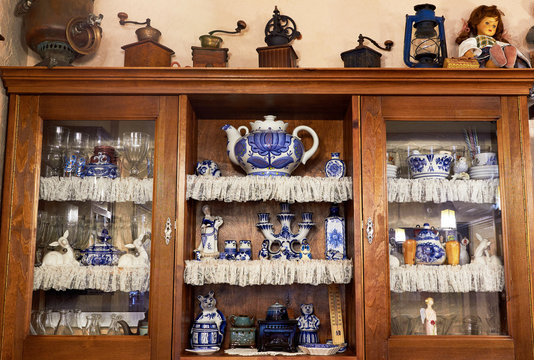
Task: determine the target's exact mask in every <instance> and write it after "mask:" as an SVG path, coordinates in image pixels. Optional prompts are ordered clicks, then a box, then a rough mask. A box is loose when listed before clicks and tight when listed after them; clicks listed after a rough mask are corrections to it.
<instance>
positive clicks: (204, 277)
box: [184, 259, 353, 286]
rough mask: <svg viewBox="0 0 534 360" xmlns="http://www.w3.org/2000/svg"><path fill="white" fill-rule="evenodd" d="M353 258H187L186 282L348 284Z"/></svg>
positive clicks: (241, 284)
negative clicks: (303, 259)
mask: <svg viewBox="0 0 534 360" xmlns="http://www.w3.org/2000/svg"><path fill="white" fill-rule="evenodd" d="M352 272H353V270H352V260H307V261H294V260H293V261H291V260H250V261H229V260H215V259H205V260H202V261H197V260H186V261H185V271H184V282H185V283H186V284H189V285H195V286H202V285H208V284H229V285H239V286H251V285H292V284H311V285H319V284H348V283H349V282H350V281H351V279H352Z"/></svg>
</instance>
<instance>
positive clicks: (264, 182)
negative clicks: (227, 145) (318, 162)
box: [186, 175, 352, 203]
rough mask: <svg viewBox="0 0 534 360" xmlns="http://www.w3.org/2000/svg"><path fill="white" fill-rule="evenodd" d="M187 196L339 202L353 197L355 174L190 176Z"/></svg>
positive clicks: (230, 200) (231, 199)
mask: <svg viewBox="0 0 534 360" xmlns="http://www.w3.org/2000/svg"><path fill="white" fill-rule="evenodd" d="M186 196H187V199H194V200H201V201H210V200H219V201H225V202H236V201H237V202H245V201H268V200H275V201H284V202H289V203H294V202H310V201H316V202H336V203H340V202H343V201H347V200H350V199H352V178H350V177H344V178H341V179H335V178H324V177H311V176H290V177H262V176H224V177H219V178H214V177H209V176H196V175H188V176H187V195H186Z"/></svg>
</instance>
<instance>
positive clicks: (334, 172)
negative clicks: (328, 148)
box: [324, 152, 347, 179]
mask: <svg viewBox="0 0 534 360" xmlns="http://www.w3.org/2000/svg"><path fill="white" fill-rule="evenodd" d="M330 155H331V156H332V158H331V159H330V160H328V161H327V162H326V165H325V166H324V173H325V176H326V177H331V178H337V179H339V178H342V177H344V176H345V173H346V171H347V168H346V166H345V162H344V161H343V160H341V159H340V158H339V153H337V152H333V153H331V154H330Z"/></svg>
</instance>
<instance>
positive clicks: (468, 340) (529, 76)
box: [0, 67, 534, 360]
mask: <svg viewBox="0 0 534 360" xmlns="http://www.w3.org/2000/svg"><path fill="white" fill-rule="evenodd" d="M1 75H2V80H3V83H4V85H5V87H6V88H7V91H8V94H9V96H10V104H9V118H8V135H7V141H6V146H7V151H6V166H5V176H4V179H5V180H4V189H3V203H2V223H1V230H0V279H2V283H3V284H4V285H2V286H0V302H1V307H0V329H1V330H0V338H1V339H2V340H1V342H0V347H1V350H0V351H1V352H0V353H1V355H2V358H4V357H5V358H6V359H8V358H9V359H23V358H34V359H48V358H50V359H51V358H62V357H67V356H69V357H70V356H72V354H73V353H74V351H77V352H79V351H80V349H81V350H82V351H83V352H84V355H85V356H87V357H86V358H95V359H96V358H98V357H100V356H101V355H102V354H101V353H98V352H96V351H95V352H91V349H94V348H95V347H100V346H101V348H102V349H106V351H107V352H106V353H105V354H106V356H109V357H111V356H117V357H126V356H132V357H133V356H136V357H139V356H141V357H143V358H148V357H149V356H150V357H151V358H154V359H156V358H157V359H169V358H173V359H177V358H179V357H180V356H181V355H183V353H182V350H183V349H182V347H183V344H186V343H187V341H188V336H189V327H190V324H189V323H188V321H186V320H185V319H188V318H190V317H191V315H190V314H191V313H192V312H195V311H196V309H195V308H194V307H193V301H192V299H191V296H192V290H191V288H190V287H189V286H185V285H184V284H183V270H184V263H183V260H184V259H186V258H188V257H189V256H190V254H189V253H190V250H192V248H191V247H192V246H193V245H192V244H185V243H184V241H185V239H190V238H191V236H192V235H191V234H192V233H193V232H196V230H197V229H195V228H193V225H192V223H191V220H192V219H193V216H192V214H190V213H189V212H191V211H192V210H193V208H192V206H191V205H190V202H188V201H187V200H186V198H185V190H186V188H185V186H186V179H185V176H186V175H187V174H191V173H192V172H193V166H194V164H195V162H196V161H197V160H198V159H197V158H196V154H195V151H194V149H196V147H197V144H195V143H194V141H195V140H194V139H193V138H192V137H191V136H190V134H194V133H196V132H197V131H198V129H196V128H195V126H196V125H195V124H196V121H195V116H200V117H202V118H207V119H209V118H214V117H216V116H217V111H218V107H219V106H220V104H217V103H215V102H212V101H211V100H213V99H214V98H217V99H219V100H221V99H222V100H223V106H225V108H226V111H227V113H231V111H232V109H235V110H236V111H248V113H247V114H248V116H249V117H250V118H251V119H254V118H259V116H261V115H265V111H267V110H270V108H269V106H270V105H269V104H276V105H282V106H278V107H277V108H276V109H274V110H276V111H279V113H278V114H279V115H280V116H281V118H283V117H284V116H286V117H291V116H292V114H295V113H298V112H302V111H307V112H308V113H307V115H306V116H307V117H308V118H312V117H313V116H314V115H313V113H314V112H318V113H319V115H317V116H319V117H318V118H321V117H322V118H328V117H329V116H332V117H334V118H342V119H345V120H344V127H345V128H344V131H343V132H344V134H345V136H346V137H347V136H351V139H347V138H346V139H345V144H347V146H348V148H346V149H344V151H345V152H346V153H347V154H350V156H347V157H346V158H345V160H346V161H351V162H352V172H353V173H352V176H353V178H354V182H353V189H354V198H353V201H352V210H351V211H352V212H353V213H352V214H351V215H350V217H351V218H350V219H348V220H349V222H348V225H347V226H350V227H351V229H352V232H353V247H354V249H353V252H352V253H353V256H354V257H353V261H354V276H353V281H352V283H351V285H350V286H347V289H349V291H350V293H351V295H350V296H352V297H353V300H352V302H351V304H350V306H347V310H348V311H347V314H346V316H345V319H346V332H347V334H348V336H350V337H351V339H352V341H353V342H354V347H355V349H353V352H352V353H350V355H338V356H336V357H335V358H344V359H345V358H346V359H347V360H348V359H351V360H356V359H364V358H367V359H370V360H375V359H386V358H389V359H397V358H402V357H405V356H406V355H408V356H410V357H411V358H425V359H430V358H432V355H431V354H430V353H432V354H434V353H437V351H439V350H440V349H447V350H448V351H449V355H451V357H452V356H453V355H457V356H458V357H457V358H470V359H472V358H477V357H478V356H482V355H481V354H483V355H484V358H487V356H488V355H489V354H488V351H486V350H490V349H491V350H492V352H491V357H492V358H503V359H504V358H515V359H521V360H523V359H532V358H533V352H532V348H533V335H532V324H533V322H532V312H533V308H532V292H531V291H532V290H531V289H532V287H533V286H534V280H533V279H532V276H531V272H532V271H531V269H532V268H531V266H532V254H533V251H534V245H533V243H534V241H532V234H531V228H532V227H531V226H530V225H534V216H533V214H532V212H533V211H534V209H533V204H534V198H533V196H532V191H531V189H532V186H533V183H532V178H531V177H530V176H529V174H531V163H530V161H531V159H530V152H529V141H528V140H529V137H528V124H527V121H528V118H527V117H528V115H527V104H526V96H527V95H528V93H529V89H530V87H531V86H532V83H533V81H534V72H533V71H532V70H523V69H517V70H498V69H497V70H491V69H484V70H451V69H417V70H415V69H195V68H184V69H169V68H144V69H143V68H135V69H134V68H83V67H82V68H55V69H54V70H47V69H44V68H28V67H2V68H1ZM239 94H244V95H247V96H248V97H249V99H252V100H253V101H254V102H256V103H255V104H256V105H255V106H252V107H247V104H246V103H243V102H242V101H240V100H239V96H238V95H239ZM487 94H491V95H489V96H488V95H487ZM214 95H217V96H215V97H214ZM436 96H443V97H451V96H453V97H455V98H456V99H458V102H459V104H460V105H461V106H459V108H461V109H463V112H462V114H461V116H460V115H459V114H458V113H455V111H453V110H454V109H452V110H451V108H450V107H447V106H444V107H443V106H442V107H440V104H441V103H440V102H439V101H435V102H434V108H433V109H430V110H431V113H433V114H434V115H435V116H437V117H438V118H442V119H445V118H447V119H451V118H452V119H454V117H455V116H458V117H461V118H462V119H464V120H465V119H469V120H477V119H478V120H482V121H484V120H487V119H489V118H492V117H493V118H494V119H495V120H497V121H498V123H499V124H500V125H499V129H498V131H499V136H498V137H499V141H500V143H499V149H506V151H503V152H501V153H500V156H501V158H500V164H501V165H500V166H501V167H500V170H501V173H502V174H503V176H502V179H503V184H502V186H503V189H504V191H502V197H503V202H504V203H505V204H506V205H505V207H504V208H503V210H504V211H503V220H504V223H505V224H506V226H505V229H503V235H504V237H505V238H506V239H514V242H516V244H509V245H508V246H507V249H508V251H509V254H508V258H511V259H514V262H516V263H517V265H516V264H511V263H510V261H507V262H506V264H507V265H506V266H507V269H506V270H507V276H508V278H507V288H508V294H509V299H508V304H509V305H508V316H509V317H508V321H509V323H508V328H509V332H510V336H509V337H483V336H481V337H478V336H477V337H467V336H462V337H450V336H448V337H446V338H445V337H435V338H433V339H428V338H427V337H398V336H396V337H390V336H389V322H388V319H389V304H388V302H389V290H388V286H387V281H388V275H387V271H388V270H387V266H386V265H385V264H387V258H385V255H386V248H387V247H385V244H384V241H383V239H381V236H382V237H383V236H384V235H383V234H384V233H383V231H384V226H387V222H386V220H387V216H385V215H384V214H385V213H384V211H385V209H386V208H385V206H386V205H387V199H386V198H384V194H385V174H384V164H383V162H382V161H381V160H380V159H383V158H384V156H383V152H384V151H385V144H384V143H383V142H381V141H382V140H379V139H383V138H384V137H383V135H384V134H383V132H384V129H383V128H382V127H381V125H380V123H381V121H382V119H384V118H387V117H388V116H389V117H390V118H395V119H397V120H409V119H414V117H413V116H414V114H416V116H418V115H417V111H422V110H417V109H414V106H413V105H414V102H415V103H417V105H418V106H420V105H421V104H422V103H424V102H420V101H417V100H413V99H424V98H429V97H436ZM86 97H91V98H93V99H97V98H98V99H99V103H98V106H85V107H84V103H85V99H86ZM399 97H405V99H408V98H410V99H412V100H410V101H405V102H403V101H395V103H394V104H390V103H388V101H393V100H398V99H399ZM471 98H476V101H475V102H474V104H477V106H471V107H470V106H468V105H469V104H468V102H469V99H471ZM66 99H68V103H69V104H71V105H72V106H70V107H69V109H70V110H69V111H73V112H74V113H76V114H77V117H76V118H79V119H102V118H105V119H118V120H120V119H122V118H124V119H152V120H154V119H160V121H159V122H157V123H158V124H159V125H158V134H159V135H158V138H159V140H160V141H159V144H160V145H158V150H157V151H158V152H160V155H158V156H157V162H156V167H157V172H159V175H160V176H159V177H158V182H157V184H155V194H156V200H155V203H157V204H158V205H157V207H158V209H160V210H161V211H160V213H159V214H160V215H156V218H155V219H154V221H153V224H154V229H153V237H154V239H158V238H161V237H162V236H163V227H164V223H165V220H166V218H167V217H169V218H170V219H171V222H174V220H178V221H177V222H176V231H173V238H172V239H171V244H170V245H169V247H168V248H162V249H165V250H164V251H163V250H162V252H161V253H159V254H158V252H157V251H156V255H155V256H157V257H158V262H157V265H155V263H156V262H155V261H153V262H152V272H151V276H152V284H153V286H151V287H152V291H151V294H150V309H151V320H150V329H151V336H150V337H149V338H132V337H124V338H120V339H100V338H88V337H84V338H81V337H80V338H74V337H72V338H71V337H65V338H63V337H62V338H59V337H57V338H56V337H34V338H32V337H29V336H28V332H29V329H28V324H29V316H30V301H31V283H32V281H31V279H32V267H33V248H32V246H33V245H32V243H33V242H34V238H35V232H36V223H35V222H36V211H37V210H36V209H37V208H36V206H34V204H35V203H36V201H37V199H38V178H39V175H38V174H39V163H38V159H39V156H40V150H41V149H40V139H41V129H42V119H50V118H54V119H55V120H61V118H62V117H65V118H68V119H72V116H73V114H74V113H69V111H65V110H66V109H67V107H65V106H64V101H66ZM124 99H130V100H124ZM193 102H195V104H193ZM93 104H94V103H93ZM258 104H259V105H258ZM388 104H389V105H388ZM462 104H463V105H462ZM488 104H489V105H490V106H489V110H484V109H488V107H487V106H485V105H488ZM462 106H463V107H462ZM495 106H497V107H495ZM492 109H493V110H492ZM76 111H78V112H76ZM388 111H389V113H388ZM329 114H330V115H329ZM371 124H373V125H372V126H371V127H370V128H369V127H366V126H368V125H371ZM163 134H164V135H163ZM348 134H351V135H348ZM369 134H370V135H369ZM221 136H224V134H222V133H221ZM367 136H372V137H374V138H375V139H377V142H376V143H374V145H373V144H369V142H368V141H366V137H367ZM349 144H350V145H349ZM221 151H224V150H221ZM370 158H371V161H370V162H369V159H370ZM370 179H371V181H369V180H370ZM370 194H372V197H371V198H370V197H369V195H370ZM364 195H365V196H364ZM154 208H155V209H156V205H154ZM370 216H372V217H374V218H375V221H376V223H377V224H379V225H378V228H376V230H375V234H376V235H375V237H376V240H375V242H374V243H373V245H369V244H368V242H367V239H366V237H365V233H364V231H363V227H364V224H365V222H366V220H367V218H368V217H370ZM347 218H348V217H347ZM350 220H352V223H351V221H350ZM349 224H350V225H349ZM516 239H518V240H517V241H516ZM529 244H530V245H529ZM528 246H530V248H529V247H528ZM167 249H168V250H167ZM169 290H170V291H169ZM519 311H521V313H520V312H519ZM171 312H172V314H171ZM171 315H172V316H171ZM326 323H328V321H323V324H326ZM451 344H453V345H451ZM424 348H426V349H429V350H425V349H424ZM480 349H482V350H480ZM388 354H389V355H388ZM195 357H198V356H195ZM215 357H217V358H219V357H220V358H222V356H215ZM224 358H231V357H229V356H224ZM236 359H237V358H236Z"/></svg>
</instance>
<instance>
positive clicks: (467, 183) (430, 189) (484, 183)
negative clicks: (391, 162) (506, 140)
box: [388, 179, 499, 204]
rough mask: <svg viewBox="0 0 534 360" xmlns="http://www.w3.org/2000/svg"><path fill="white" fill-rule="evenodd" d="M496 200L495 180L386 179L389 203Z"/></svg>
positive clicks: (482, 202) (492, 202)
mask: <svg viewBox="0 0 534 360" xmlns="http://www.w3.org/2000/svg"><path fill="white" fill-rule="evenodd" d="M498 199H499V179H491V180H454V181H453V180H447V179H388V201H389V202H390V203H392V202H396V203H407V202H418V203H424V202H433V203H444V202H447V201H463V202H469V203H476V204H484V203H490V204H494V203H496V202H498V201H499V200H498Z"/></svg>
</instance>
